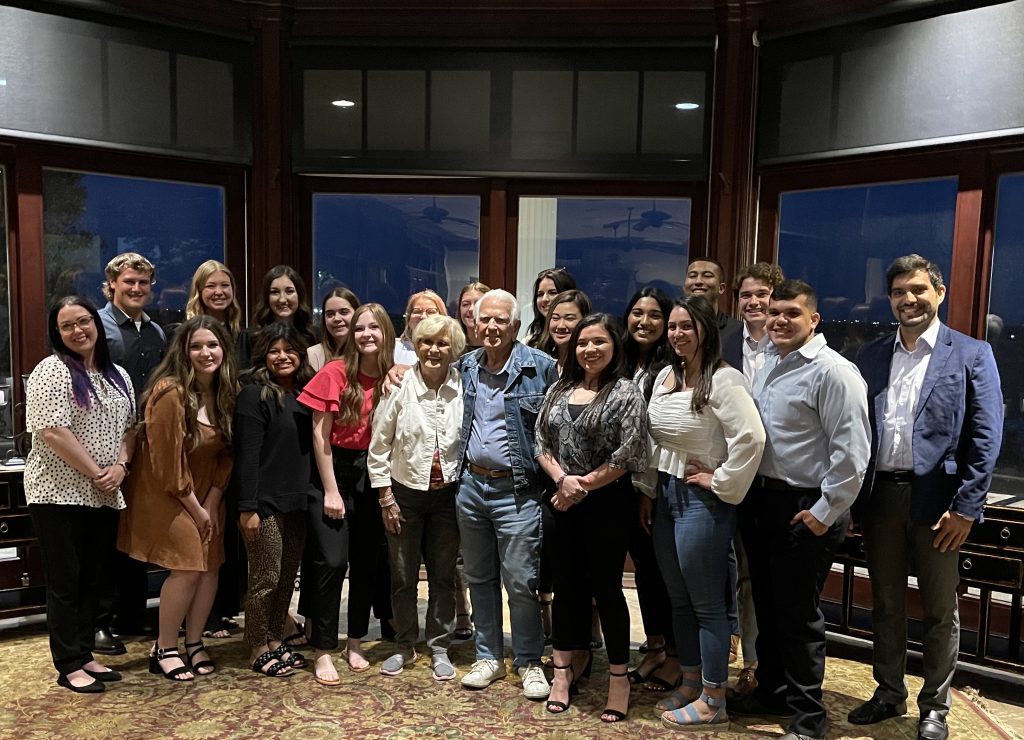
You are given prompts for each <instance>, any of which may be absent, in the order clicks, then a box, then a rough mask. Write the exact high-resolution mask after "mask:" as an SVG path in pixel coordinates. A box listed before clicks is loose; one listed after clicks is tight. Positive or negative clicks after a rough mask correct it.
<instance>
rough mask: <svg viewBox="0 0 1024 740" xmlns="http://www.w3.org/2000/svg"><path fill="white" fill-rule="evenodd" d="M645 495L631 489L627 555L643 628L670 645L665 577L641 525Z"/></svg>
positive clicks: (669, 608) (655, 509)
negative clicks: (641, 500) (631, 504)
mask: <svg viewBox="0 0 1024 740" xmlns="http://www.w3.org/2000/svg"><path fill="white" fill-rule="evenodd" d="M642 496H644V494H643V493H641V492H640V491H638V490H636V489H633V493H632V498H633V506H634V509H633V511H632V512H631V516H630V522H629V525H630V526H629V529H630V536H629V556H630V557H631V558H633V566H634V568H635V572H634V574H633V576H634V578H635V579H636V596H637V600H638V601H639V602H640V617H641V618H642V619H643V622H644V632H645V633H646V634H648V635H662V636H663V637H664V638H665V644H666V645H667V646H669V647H672V646H674V645H675V644H676V639H675V635H674V634H673V633H672V606H671V605H670V604H669V600H668V591H667V590H666V588H665V580H664V579H663V578H662V577H661V570H660V569H659V568H658V561H657V559H656V558H655V557H654V539H653V538H652V537H651V535H650V533H649V532H647V531H645V530H644V528H643V527H641V526H640V516H639V509H640V498H641V497H642ZM652 508H653V509H654V512H653V513H652V517H654V516H657V508H658V507H657V506H654V507H652Z"/></svg>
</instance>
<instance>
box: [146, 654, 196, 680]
mask: <svg viewBox="0 0 1024 740" xmlns="http://www.w3.org/2000/svg"><path fill="white" fill-rule="evenodd" d="M168 658H178V659H179V660H181V655H179V654H178V648H177V647H170V648H162V647H159V646H157V645H154V646H153V652H151V653H150V654H149V672H150V673H153V674H156V675H158V676H159V675H162V676H163V677H164V678H168V679H170V680H172V681H181V682H182V683H184V682H185V681H195V680H196V677H195V676H189V677H188V678H178V677H179V676H181V675H183V674H185V673H191V672H192V671H190V670H189V667H188V666H187V665H181V666H178V667H177V668H172V669H170V670H169V671H165V670H164V669H163V668H161V667H160V661H161V660H167V659H168ZM184 662H185V661H182V663H184Z"/></svg>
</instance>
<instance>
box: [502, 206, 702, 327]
mask: <svg viewBox="0 0 1024 740" xmlns="http://www.w3.org/2000/svg"><path fill="white" fill-rule="evenodd" d="M691 212H692V201H691V200H690V199H689V198H658V199H657V200H639V199H626V198H582V197H546V198H538V197H521V198H520V199H519V238H518V245H519V247H518V265H517V279H516V285H517V293H518V295H517V298H518V300H519V302H520V305H521V306H522V322H523V326H524V327H526V326H529V325H530V322H531V321H532V320H533V295H532V294H531V291H532V290H533V283H534V281H535V280H536V278H537V273H538V272H540V271H541V270H544V269H547V268H550V267H556V266H557V267H564V268H565V269H566V270H568V271H569V272H570V273H571V274H572V276H573V277H574V278H575V279H576V285H577V287H578V288H579V289H580V290H582V291H583V292H585V293H586V294H587V295H588V296H589V297H590V300H591V302H592V303H593V305H594V310H595V311H607V312H608V313H611V314H613V315H615V316H622V314H623V312H625V310H626V302H627V301H628V300H629V298H630V297H631V296H632V295H633V293H635V292H636V291H637V290H639V289H640V288H643V287H645V286H647V285H653V286H656V287H659V288H661V289H662V290H664V291H665V293H667V294H668V295H669V296H670V297H673V298H674V297H675V296H678V295H681V294H682V292H683V278H684V276H685V273H686V264H687V256H688V254H689V250H690V217H691Z"/></svg>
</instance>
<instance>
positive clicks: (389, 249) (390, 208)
mask: <svg viewBox="0 0 1024 740" xmlns="http://www.w3.org/2000/svg"><path fill="white" fill-rule="evenodd" d="M479 264H480V198H479V197H478V196H475V195H376V194H367V195H362V194H360V195H354V194H340V193H314V194H313V275H314V280H313V285H312V286H311V293H312V295H313V301H314V304H315V305H314V309H315V310H316V311H319V308H320V302H321V301H322V299H323V296H324V295H326V294H327V293H328V292H330V291H331V290H332V289H334V288H337V287H340V286H344V287H346V288H348V289H349V290H351V291H352V292H354V293H355V294H356V295H357V296H359V300H361V301H363V302H370V301H373V302H376V303H380V304H381V305H383V306H384V308H385V309H386V310H387V312H388V314H389V315H390V316H391V319H392V321H394V323H395V329H396V330H397V331H398V332H401V331H402V328H403V326H404V322H403V321H402V320H401V317H402V314H403V313H404V312H405V304H406V301H407V300H408V298H409V296H410V295H412V294H413V293H417V292H419V291H421V290H427V289H430V290H433V291H434V292H436V293H437V294H439V295H440V296H441V297H442V298H443V299H444V300H445V302H446V303H447V304H448V313H449V314H450V315H453V316H454V315H457V311H456V310H455V309H456V308H457V307H456V306H455V302H456V301H457V300H458V297H459V291H461V290H462V286H463V285H465V284H466V283H468V282H470V281H473V280H478V279H479V275H480V268H479Z"/></svg>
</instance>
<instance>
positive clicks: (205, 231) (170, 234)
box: [43, 169, 225, 324]
mask: <svg viewBox="0 0 1024 740" xmlns="http://www.w3.org/2000/svg"><path fill="white" fill-rule="evenodd" d="M224 197H225V195H224V189H223V188H221V187H218V186H213V185H199V184H194V183H185V182H168V181H165V180H148V179H143V178H136V177H121V176H115V175H105V174H98V173H92V172H76V171H71V170H58V169H44V170H43V221H44V237H45V263H46V302H47V304H49V303H50V302H51V301H53V300H55V299H56V298H59V297H61V296H65V295H70V294H77V295H81V296H83V297H86V298H89V299H90V300H92V301H93V302H94V303H95V304H96V305H97V306H98V307H100V306H103V305H104V304H105V303H106V300H107V299H106V298H105V297H104V296H103V293H102V290H101V288H102V285H103V283H104V268H105V267H106V265H107V262H109V261H110V259H111V258H112V257H114V256H115V255H117V254H120V253H121V252H139V253H140V254H142V255H143V256H145V257H147V258H148V259H149V260H150V261H151V262H152V263H153V264H154V265H156V282H155V284H154V285H153V296H152V300H151V302H150V304H149V307H148V308H147V309H146V310H147V313H149V314H150V316H151V317H153V318H154V319H155V320H156V321H157V322H158V323H160V324H167V323H171V322H175V321H181V320H182V319H183V318H184V315H185V302H186V300H187V299H188V292H189V287H190V281H191V280H192V274H193V272H195V269H196V267H197V266H198V265H199V264H200V263H201V262H204V261H206V260H208V259H217V260H221V261H224V259H225V211H224Z"/></svg>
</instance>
